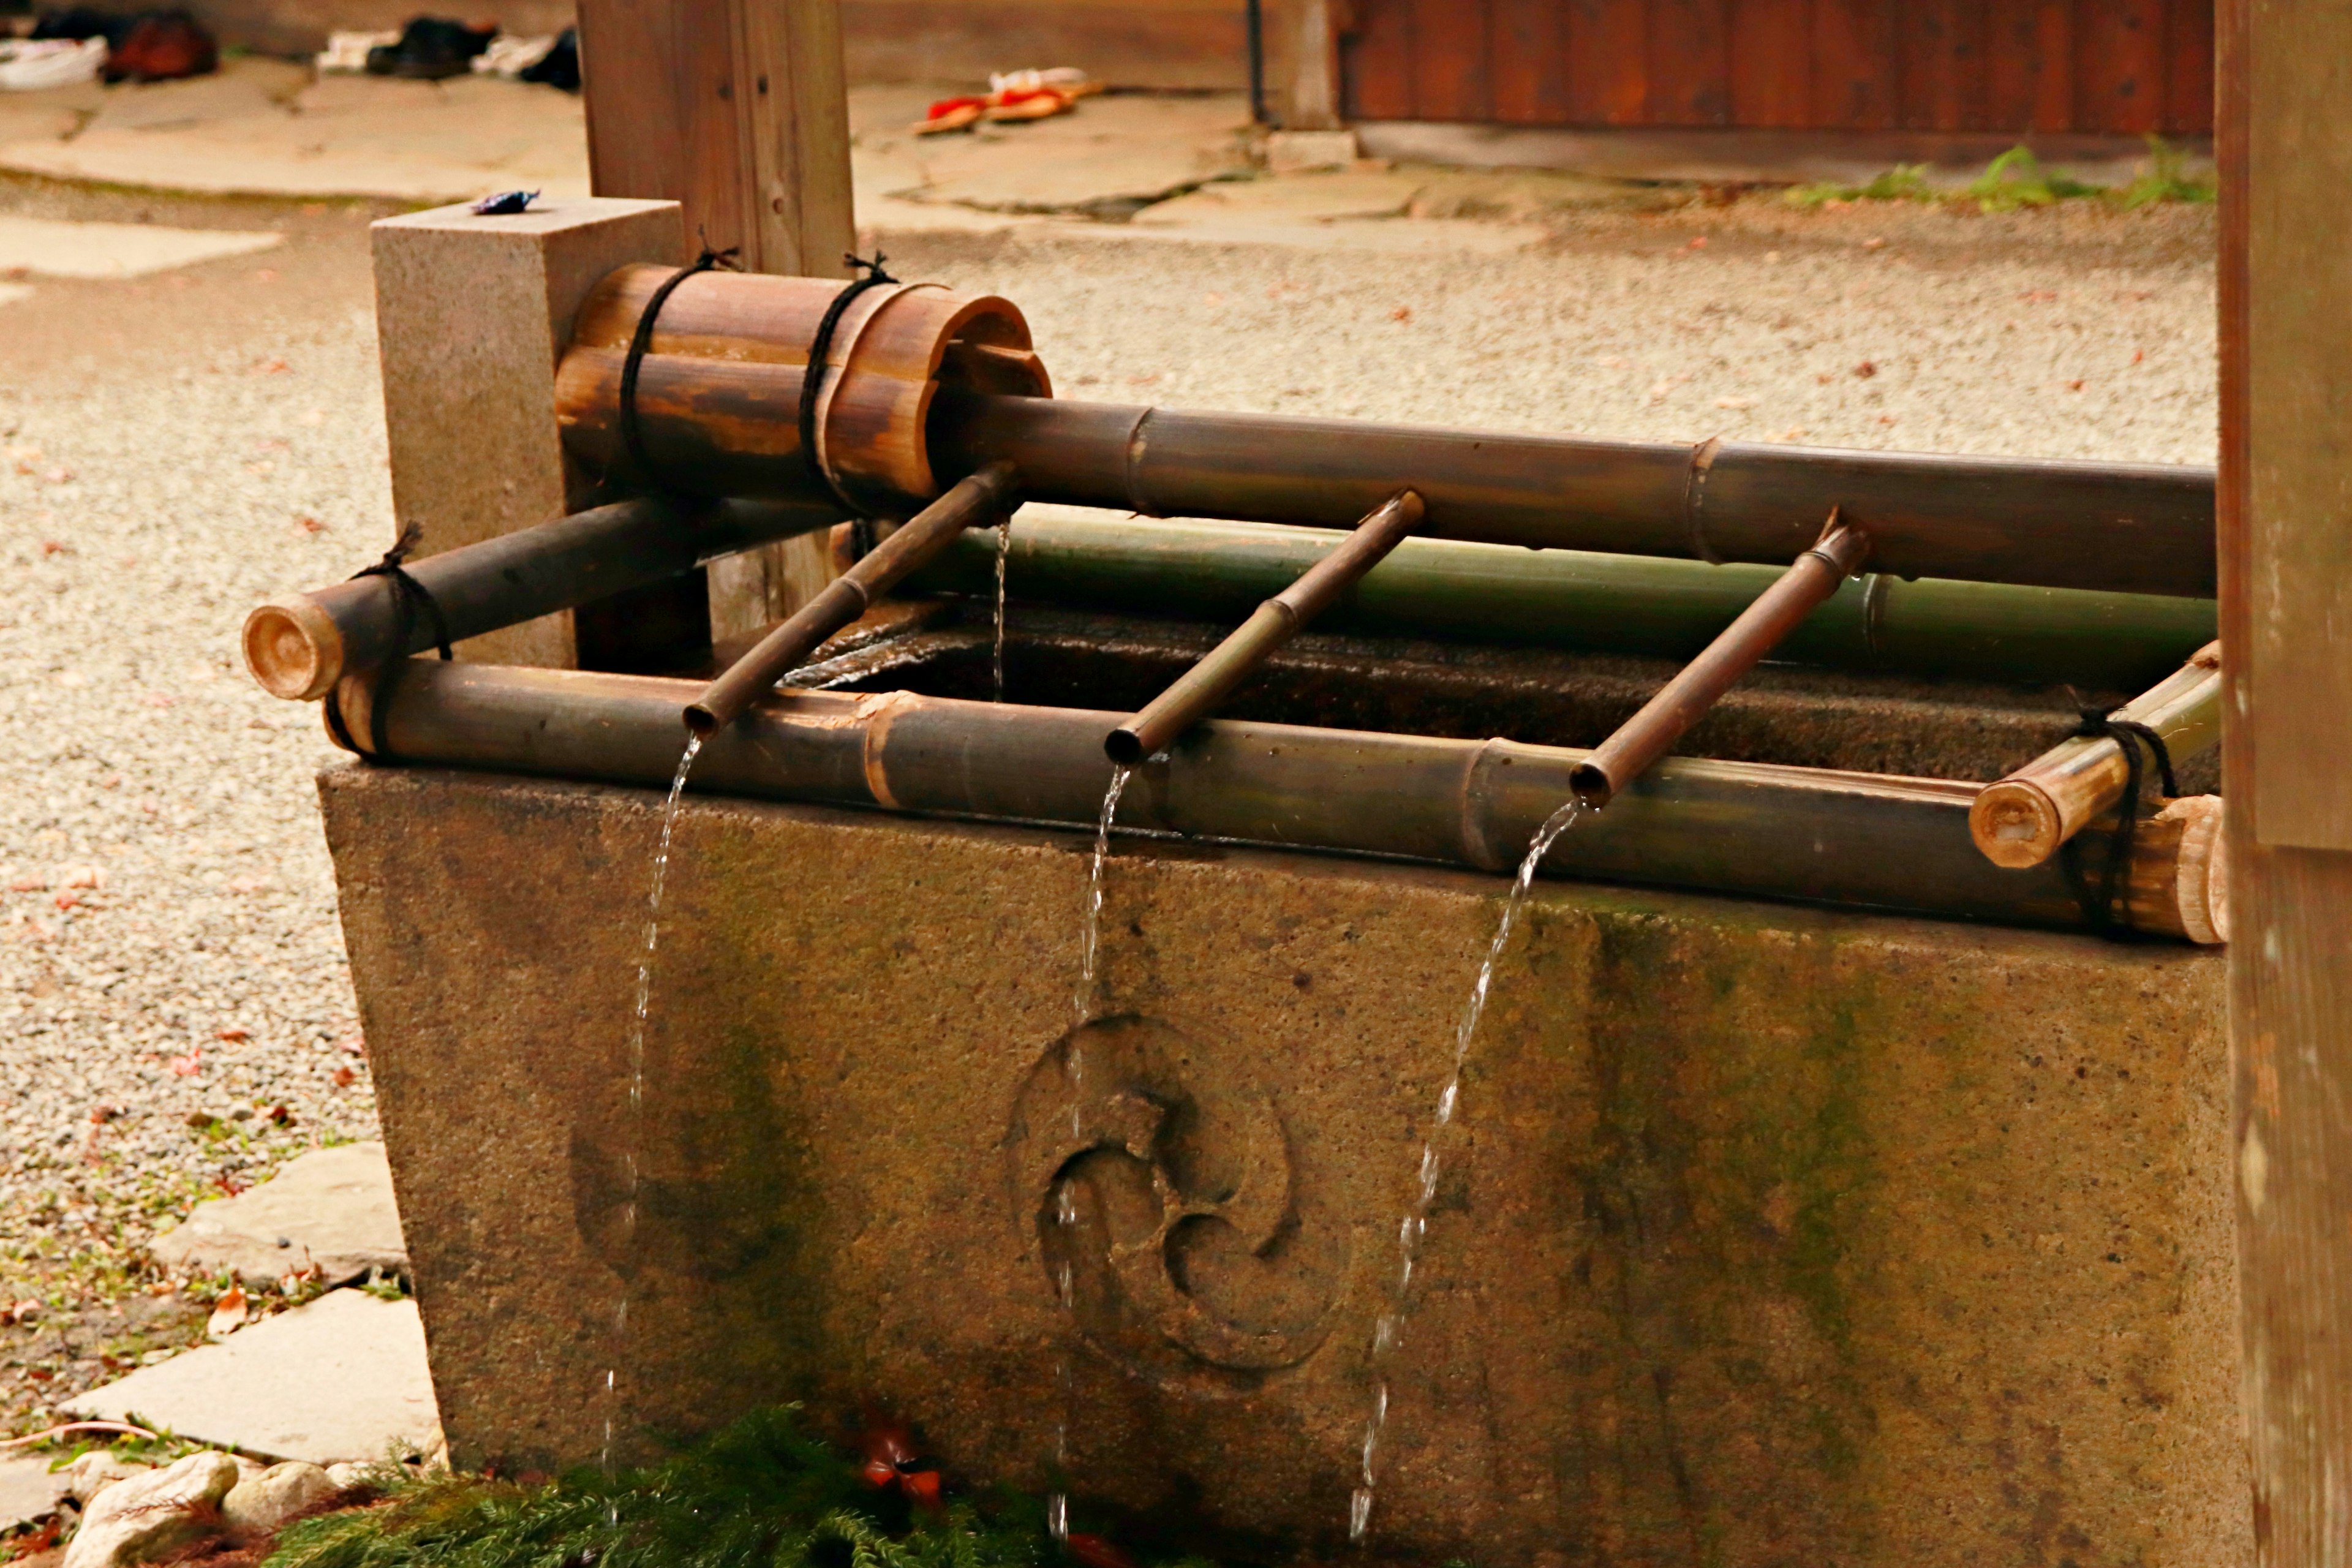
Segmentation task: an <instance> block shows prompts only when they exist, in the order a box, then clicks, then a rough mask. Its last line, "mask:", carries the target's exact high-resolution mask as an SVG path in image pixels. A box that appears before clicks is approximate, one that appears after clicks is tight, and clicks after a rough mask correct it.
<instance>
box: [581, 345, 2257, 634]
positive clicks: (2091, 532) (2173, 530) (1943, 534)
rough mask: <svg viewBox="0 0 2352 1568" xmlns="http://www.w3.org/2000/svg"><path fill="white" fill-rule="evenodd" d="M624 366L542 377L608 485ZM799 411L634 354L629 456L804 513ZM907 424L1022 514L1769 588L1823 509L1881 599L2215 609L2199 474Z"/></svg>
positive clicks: (1503, 438)
mask: <svg viewBox="0 0 2352 1568" xmlns="http://www.w3.org/2000/svg"><path fill="white" fill-rule="evenodd" d="M621 357H622V356H621V355H619V354H618V353H614V352H611V351H608V350H605V349H601V348H579V349H575V350H573V351H572V353H570V354H568V355H567V356H566V357H565V360H564V362H563V365H562V371H561V373H560V374H559V378H558V384H557V411H558V416H559V418H560V419H561V420H562V424H563V426H564V442H565V445H566V447H568V448H569V449H570V450H571V451H572V453H573V454H574V455H575V456H576V457H577V458H579V459H580V460H581V461H582V462H583V464H584V465H585V466H586V467H587V468H589V469H590V470H591V471H593V472H597V473H605V472H611V471H614V469H615V468H622V467H625V451H624V450H623V444H622V441H621V437H620V426H619V421H618V417H617V415H616V413H615V410H616V408H617V398H618V384H619V375H620V372H619V364H620V360H621ZM799 389H800V369H799V367H798V366H797V365H791V364H781V363H765V362H761V361H755V360H746V361H742V362H734V361H721V360H705V359H697V358H691V357H689V356H686V355H662V354H653V355H648V356H646V361H645V364H644V367H643V370H642V373H641V378H640V380H639V382H638V384H637V410H638V415H639V418H640V422H641V426H642V428H643V430H644V433H645V439H646V447H647V448H648V449H649V450H650V451H651V452H652V454H653V455H654V457H655V458H656V459H657V460H658V461H659V463H660V464H661V465H662V468H663V470H664V471H665V472H666V473H668V474H671V475H673V476H675V477H677V479H679V480H680V481H681V482H685V483H689V484H695V485H698V486H700V487H702V489H703V490H704V492H705V493H708V494H712V495H778V496H803V497H805V496H808V495H810V494H812V490H811V481H810V478H809V473H808V468H807V465H806V464H805V463H804V462H803V461H802V460H801V458H800V455H799V449H798V436H797V433H796V430H795V429H794V428H793V414H794V411H795V410H796V409H797V408H798V406H799ZM925 418H926V421H927V425H926V430H925V432H924V435H925V438H926V439H927V441H928V443H929V454H930V465H931V468H932V471H933V472H934V473H935V474H936V475H937V476H938V478H939V479H940V481H941V482H942V483H944V482H946V481H947V480H950V479H954V478H956V477H958V476H960V475H962V474H968V473H971V472H974V471H975V470H977V469H979V468H982V467H983V466H984V465H986V464H988V463H990V462H993V461H996V460H998V459H1003V460H1005V461H1009V462H1011V463H1013V465H1014V466H1015V467H1016V468H1019V469H1020V470H1021V473H1022V475H1023V480H1022V489H1023V493H1024V496H1026V497H1027V498H1028V499H1029V500H1037V501H1057V502H1066V503H1069V504H1074V505H1080V506H1097V507H1108V508H1116V509H1117V510H1121V511H1135V512H1139V513H1142V514H1144V515H1147V516H1153V517H1199V518H1223V519H1231V520H1235V521H1251V522H1287V523H1298V524H1304V525H1307V526H1310V527H1317V528H1348V527H1352V526H1353V525H1354V524H1355V522H1356V521H1357V520H1358V519H1360V518H1361V517H1362V516H1363V515H1364V514H1365V513H1366V512H1368V511H1370V510H1372V508H1373V507H1375V506H1377V505H1379V504H1380V503H1381V501H1382V500H1385V499H1386V498H1388V497H1389V496H1391V495H1394V494H1395V493H1396V492H1397V491H1398V490H1400V489H1404V488H1405V487H1407V486H1411V487H1412V489H1414V490H1415V491H1416V492H1418V493H1419V494H1420V495H1421V497H1422V499H1423V501H1424V502H1425V503H1426V505H1427V506H1428V509H1429V517H1428V520H1427V522H1426V524H1425V525H1424V529H1423V531H1424V532H1425V533H1427V534H1429V535H1430V536H1432V537H1435V538H1444V539H1463V540H1483V541H1486V542H1489V543H1496V544H1518V545H1528V546H1533V547H1549V548H1558V549H1565V550H1587V551H1600V552H1610V553H1616V554H1625V555H1657V556H1679V557H1684V558H1696V559H1698V560H1702V561H1727V562H1749V563H1762V564H1767V565H1776V566H1778V565H1786V564H1788V563H1790V562H1791V561H1793V560H1795V559H1796V557H1797V556H1798V555H1799V554H1800V553H1801V552H1803V551H1804V550H1805V548H1806V547H1807V546H1808V545H1810V544H1811V542H1813V538H1814V536H1815V534H1816V533H1817V532H1818V531H1819V529H1820V526H1821V520H1822V517H1823V516H1825V515H1826V514H1827V513H1828V512H1829V510H1830V509H1831V508H1832V507H1837V508H1839V509H1841V510H1842V513H1843V516H1844V517H1845V518H1846V519H1847V520H1848V521H1852V522H1853V523H1856V524H1857V525H1859V526H1861V527H1864V528H1866V529H1868V530H1869V531H1870V533H1871V537H1872V539H1873V541H1874V544H1875V547H1876V557H1875V559H1876V561H1877V564H1878V569H1879V570H1881V571H1884V572H1887V573H1891V574H1895V575H1896V576H1899V577H1939V578H1949V579H1954V580H1958V581H1972V582H1982V583H2011V584H2026V585H2030V586H2042V587H2059V588H2091V589H2101V590H2106V591H2111V592H2121V593H2134V594H2168V595H2185V596H2188V597H2192V598H2210V597H2211V596H2212V594H2213V475H2212V470H2210V468H2188V467H2180V468H2172V467H2166V466H2162V465H2155V464H2120V463H2083V462H2063V461H2056V460H2049V459H2031V458H1971V457H1956V456H1949V455H1944V454H1930V453H1916V452H1854V451H1838V450H1827V449H1821V448H1809V447H1783V446H1776V445H1769V444H1752V445H1751V444H1747V443H1741V442H1733V441H1707V442H1701V443H1699V444H1697V445H1696V446H1688V445H1678V444H1671V443H1664V442H1633V441H1601V440H1588V439H1583V438H1580V437H1564V436H1529V435H1516V434H1502V433H1496V432H1491V431H1470V430H1446V429H1435V428H1421V427H1414V426H1395V425H1379V424H1373V423H1370V422H1369V421H1364V420H1339V419H1305V418H1295V417H1288V416H1279V415H1253V414H1209V413H1180V412H1176V411H1173V410H1169V409H1154V408H1142V407H1135V406H1128V405H1115V404H1100V403H1077V402H1071V401H1067V400H1064V399H1057V398H1043V397H1023V396H1011V395H1003V394H1001V393H990V392H975V391H970V390H966V389H964V388H961V387H953V386H942V387H941V388H940V390H939V393H938V395H937V397H936V398H935V399H933V400H932V402H931V403H930V405H929V413H928V414H927V415H926V416H925ZM922 499H924V498H921V497H913V498H909V502H910V504H912V503H915V502H919V501H920V500H922Z"/></svg>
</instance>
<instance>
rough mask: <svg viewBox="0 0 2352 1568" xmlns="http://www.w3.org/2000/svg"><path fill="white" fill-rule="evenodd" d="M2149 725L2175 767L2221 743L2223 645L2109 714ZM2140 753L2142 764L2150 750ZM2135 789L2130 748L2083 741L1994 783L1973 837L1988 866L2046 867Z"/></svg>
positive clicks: (1973, 812) (1979, 809) (2096, 739)
mask: <svg viewBox="0 0 2352 1568" xmlns="http://www.w3.org/2000/svg"><path fill="white" fill-rule="evenodd" d="M2108 717H2109V718H2112V719H2117V720H2122V721H2125V722H2127V723H2133V724H2145V725H2146V726H2147V727H2148V728H2149V729H2151V730H2153V731H2156V732H2157V734H2158V736H2159V737H2161V738H2162V740H2163V742H2164V749H2165V752H2166V753H2167V755H2168V756H2169V757H2170V758H2171V759H2172V761H2173V763H2175V764H2178V763H2183V762H2186V761H2187V760H2188V759H2189V758H2190V757H2193V756H2195V755H2196V754H2197V753H2198V752H2201V751H2203V750H2204V749H2205V748H2206V747H2208V746H2210V745H2212V744H2213V743H2214V742H2217V741H2219V740H2220V739H2221V644H2220V643H2218V642H2217V643H2209V644H2207V645H2206V646H2205V647H2203V648H2202V649H2200V651H2199V652H2198V653H2197V654H2196V655H2195V656H2194V657H2192V658H2190V659H2189V662H2188V663H2187V664H2185V665H2183V666H2181V667H2180V668H2179V669H2178V670H2176V671H2175V672H2174V673H2173V674H2171V675H2169V676H2168V677H2166V678H2165V679H2164V680H2163V682H2162V683H2161V684H2159V685H2158V686H2157V687H2155V688H2154V689H2150V690H2148V691H2146V692H2143V693H2142V694H2140V695H2139V696H2137V697H2135V698H2133V699H2132V700H2130V701H2129V702H2126V703H2125V704H2124V705H2123V706H2122V707H2121V708H2118V709H2116V710H2115V711H2114V712H2113V713H2111V714H2109V715H2108ZM2132 744H2134V745H2136V746H2140V748H2141V752H2142V756H2143V760H2144V761H2147V762H2149V763H2151V765H2152V759H2148V758H2147V755H2146V753H2147V748H2146V746H2145V744H2144V743H2143V742H2139V741H2137V740H2135V741H2134V742H2132ZM2130 782H2131V764H2130V763H2129V761H2128V760H2127V759H2126V757H2125V755H2124V749H2123V745H2122V743H2121V742H2118V741H2116V740H2115V739H2114V738H2113V737H2111V736H2090V735H2076V736H2074V737H2071V738H2070V739H2067V740H2064V741H2062V742H2059V743H2058V744H2057V745H2056V746H2053V748H2051V749H2050V750H2049V751H2047V752H2043V753H2042V755H2041V756H2038V757H2036V758H2034V759H2033V761H2032V762H2030V763H2026V764H2025V766H2023V767H2021V768H2020V769H2018V770H2017V771H2016V772H2015V773H2011V774H2010V775H2009V776H2008V777H2006V778H2004V779H2001V780H2000V782H1998V783H1996V784H1987V785H1986V786H1985V788H1984V793H1983V794H1982V795H1978V796H1977V803H1976V805H1974V806H1973V807H1971V808H1970V809H1969V837H1971V838H1973V839H1974V840H1975V841H1976V846H1977V847H1978V848H1979V850H1981V851H1983V853H1984V857H1985V858H1986V859H1988V860H1990V861H1991V862H1992V863H1993V864H1994V865H1996V866H2006V867H2009V868H2011V869H2015V868H2019V867H2024V866H2039V865H2041V864H2042V862H2043V861H2044V860H2047V859H2049V858H2051V857H2052V856H2053V855H2055V854H2057V853H2058V851H2059V849H2060V848H2061V847H2063V846H2064V845H2065V843H2066V841H2067V840H2068V839H2070V838H2072V837H2074V835H2076V834H2078V833H2080V832H2082V831H2083V829H2084V828H2085V827H2088V826H2090V825H2091V824H2092V823H2093V822H2095V821H2096V820H2097V819H2098V818H2099V817H2101V816H2105V814H2106V813H2108V812H2110V811H2112V810H2114V809H2115V808H2116V805H2117V803H2118V802H2120V801H2121V800H2122V799H2123V797H2124V790H2125V789H2126V786H2127V785H2128V784H2130Z"/></svg>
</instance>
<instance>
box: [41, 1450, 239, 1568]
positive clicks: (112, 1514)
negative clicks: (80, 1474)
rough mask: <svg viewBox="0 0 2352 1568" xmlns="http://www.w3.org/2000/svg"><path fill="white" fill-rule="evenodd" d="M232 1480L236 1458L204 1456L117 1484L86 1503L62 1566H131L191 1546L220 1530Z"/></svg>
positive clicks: (193, 1455)
mask: <svg viewBox="0 0 2352 1568" xmlns="http://www.w3.org/2000/svg"><path fill="white" fill-rule="evenodd" d="M236 1478H237V1468H236V1460H235V1459H233V1458H230V1457H229V1456H228V1455H226V1454H219V1453H205V1454H190V1455H189V1456H188V1457H187V1458H184V1459H182V1460H180V1461H179V1462H178V1463H176V1464H173V1465H171V1466H168V1467H166V1468H163V1469H160V1470H154V1471H152V1472H150V1473H148V1474H146V1475H142V1476H132V1477H130V1478H129V1479H124V1480H120V1481H117V1482H115V1483H114V1484H113V1485H112V1486H110V1487H108V1488H107V1489H105V1490H103V1491H101V1492H100V1493H99V1494H98V1495H97V1496H96V1497H94V1498H92V1499H91V1500H90V1503H89V1508H88V1509H87V1510H84V1511H83V1513H82V1516H81V1528H79V1530H77V1531H74V1538H73V1541H72V1542H71V1544H69V1545H68V1546H67V1548H66V1555H65V1562H64V1563H63V1564H62V1568H130V1565H131V1564H132V1563H149V1562H152V1561H154V1560H155V1559H156V1558H159V1557H163V1556H167V1555H169V1554H170V1553H172V1552H177V1551H179V1550H180V1549H181V1548H183V1547H186V1546H193V1545H194V1544H195V1543H196V1542H199V1541H201V1540H203V1539H204V1538H205V1536H207V1535H210V1534H212V1533H213V1532H214V1531H216V1530H218V1529H219V1528H220V1502H221V1500H222V1499H223V1498H225V1497H226V1496H227V1495H228V1491H229V1489H230V1488H231V1487H234V1486H235V1485H236Z"/></svg>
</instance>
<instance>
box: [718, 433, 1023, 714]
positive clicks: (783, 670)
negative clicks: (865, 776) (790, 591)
mask: <svg viewBox="0 0 2352 1568" xmlns="http://www.w3.org/2000/svg"><path fill="white" fill-rule="evenodd" d="M1013 479H1014V474H1013V465H1012V464H1010V463H991V464H989V465H988V467H986V468H982V469H981V470H980V471H979V472H978V473H976V474H973V475H971V477H970V478H968V479H959V480H957V481H956V483H955V484H954V485H952V486H950V488H949V489H948V491H947V493H946V494H944V495H942V496H940V499H939V500H935V501H933V502H931V504H930V505H929V506H927V507H925V508H924V509H923V510H920V511H919V512H917V513H916V514H915V515H914V516H913V517H912V518H910V519H908V521H907V524H906V526H905V527H903V528H900V529H898V530H897V531H894V532H893V533H891V535H890V536H889V537H888V538H887V539H885V540H884V541H883V542H881V543H880V544H879V545H877V546H876V547H875V550H874V552H873V553H872V554H870V555H868V556H866V558H865V559H864V560H863V561H860V562H858V563H857V564H856V565H855V566H852V567H851V568H850V569H849V570H848V571H847V572H845V573H843V574H841V575H840V576H838V577H835V579H834V580H833V581H832V582H830V583H828V584H825V585H824V588H823V589H822V590H821V591H820V592H819V593H818V594H817V595H816V597H814V598H813V599H811V600H810V601H809V602H808V603H807V604H805V605H802V606H801V607H800V608H799V609H798V610H797V611H795V612H793V616H791V618H789V619H787V620H786V621H785V622H784V623H783V624H782V626H778V627H777V628H776V629H775V630H774V631H772V632H770V633H769V634H768V635H767V636H766V637H762V638H761V639H760V644H759V646H758V647H754V648H753V649H752V650H751V652H750V653H747V654H745V655H744V656H743V657H742V658H740V659H738V660H736V662H735V663H734V665H733V666H732V667H731V668H729V669H728V670H727V671H726V672H725V673H724V674H722V675H720V676H719V679H716V680H714V681H712V682H711V683H710V684H709V685H708V686H706V687H704V688H703V689H702V695H701V696H699V697H698V698H696V699H695V700H693V701H692V702H690V703H688V705H687V708H686V714H685V718H686V727H687V728H688V729H689V730H691V731H694V732H695V733H696V734H698V735H708V734H709V733H711V732H712V731H716V730H723V729H725V728H726V727H727V726H728V725H730V724H731V723H733V722H734V721H736V720H737V719H739V718H740V717H742V714H743V710H745V709H747V708H749V707H751V704H752V703H754V702H757V701H758V700H760V699H761V698H762V697H765V696H766V695H767V694H768V693H769V692H771V691H772V690H774V689H775V686H776V682H777V681H779V680H782V679H783V678H784V677H785V676H786V675H788V674H790V673H791V672H792V671H793V670H794V669H796V668H799V667H800V666H801V665H802V664H803V663H805V662H806V661H807V659H808V656H809V655H810V654H811V653H813V652H814V651H815V649H816V646H817V645H818V644H819V643H821V642H823V641H824V639H825V638H827V637H831V636H832V635H833V634H834V633H835V632H837V631H839V630H840V629H841V628H842V627H844V626H847V625H848V624H849V623H850V622H852V621H854V620H856V618H857V617H858V616H862V615H864V614H865V613H866V605H870V604H872V603H873V602H874V601H875V600H876V599H877V598H880V597H881V596H882V595H885V594H887V593H888V592H889V591H890V590H891V588H892V587H893V586H895V585H896V584H898V580H899V579H900V578H901V577H904V576H906V575H907V574H908V573H909V572H913V571H915V570H917V569H918V568H919V567H921V566H922V565H924V564H925V563H928V562H929V561H930V560H931V559H932V557H934V556H936V555H938V554H939V552H940V551H942V550H945V549H946V548H947V547H948V546H949V544H950V543H952V542H954V540H955V537H956V535H958V534H960V533H961V532H962V531H964V530H965V529H967V528H971V527H972V526H974V525H975V524H979V525H982V526H984V525H985V524H986V523H987V522H988V521H990V520H992V519H993V518H995V517H996V516H998V515H999V514H1000V513H1002V512H1003V511H1004V510H1006V509H1007V508H1008V507H1009V506H1011V505H1012V504H1013Z"/></svg>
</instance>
